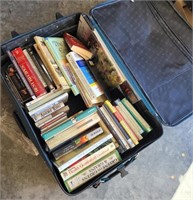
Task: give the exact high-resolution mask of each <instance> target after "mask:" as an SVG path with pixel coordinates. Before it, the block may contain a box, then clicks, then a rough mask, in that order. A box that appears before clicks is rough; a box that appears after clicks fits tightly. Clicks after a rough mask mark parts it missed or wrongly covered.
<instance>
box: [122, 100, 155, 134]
mask: <svg viewBox="0 0 193 200" xmlns="http://www.w3.org/2000/svg"><path fill="white" fill-rule="evenodd" d="M121 102H122V103H123V105H124V106H125V108H126V109H127V110H128V111H129V112H130V113H131V115H132V116H133V118H134V119H135V120H136V121H137V123H138V124H139V126H141V128H142V129H143V130H144V131H146V132H147V133H148V132H150V131H151V130H152V128H151V126H150V125H149V124H148V123H147V122H146V121H145V120H144V119H143V117H142V116H141V115H140V114H139V113H138V111H137V110H136V109H135V108H134V107H133V105H132V104H131V103H130V102H129V101H128V100H127V99H126V98H124V99H122V100H121Z"/></svg>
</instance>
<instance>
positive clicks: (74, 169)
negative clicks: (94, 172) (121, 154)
mask: <svg viewBox="0 0 193 200" xmlns="http://www.w3.org/2000/svg"><path fill="white" fill-rule="evenodd" d="M115 149H116V146H115V144H114V143H113V142H111V143H110V144H108V145H107V146H105V147H103V148H102V149H100V150H98V151H96V152H95V153H93V154H91V155H90V156H88V157H86V158H84V159H83V160H81V161H79V162H78V163H76V164H75V165H73V166H71V167H69V168H67V169H66V170H65V171H63V172H62V173H61V176H62V179H63V181H66V180H67V179H69V178H70V177H72V176H74V175H75V174H77V173H78V172H80V171H82V170H83V169H85V168H86V167H88V166H89V165H92V164H93V163H95V162H96V161H98V160H100V159H101V158H103V157H104V156H106V155H107V154H109V153H111V152H112V151H113V150H115Z"/></svg>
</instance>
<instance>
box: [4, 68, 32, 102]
mask: <svg viewBox="0 0 193 200" xmlns="http://www.w3.org/2000/svg"><path fill="white" fill-rule="evenodd" d="M6 73H7V76H8V77H9V79H10V82H11V83H12V85H14V86H15V89H16V91H17V92H18V95H19V97H20V98H21V102H22V103H23V102H25V101H29V100H31V96H30V94H29V92H28V90H27V88H26V86H25V85H24V83H23V81H22V80H21V78H20V76H19V74H18V73H17V71H16V70H15V67H14V66H13V65H9V66H8V69H7V72H6Z"/></svg>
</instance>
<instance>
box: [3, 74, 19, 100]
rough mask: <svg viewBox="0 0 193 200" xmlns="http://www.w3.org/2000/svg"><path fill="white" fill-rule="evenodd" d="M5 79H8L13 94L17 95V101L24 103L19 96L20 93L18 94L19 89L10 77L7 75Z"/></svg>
mask: <svg viewBox="0 0 193 200" xmlns="http://www.w3.org/2000/svg"><path fill="white" fill-rule="evenodd" d="M5 78H6V82H7V83H8V85H9V87H10V89H11V90H12V92H13V94H14V95H15V97H16V98H17V100H18V101H20V102H21V103H23V101H22V99H21V96H20V95H19V92H18V90H17V88H16V87H15V85H13V83H12V81H11V79H10V77H9V76H8V75H7V74H6V75H5Z"/></svg>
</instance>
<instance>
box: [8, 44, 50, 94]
mask: <svg viewBox="0 0 193 200" xmlns="http://www.w3.org/2000/svg"><path fill="white" fill-rule="evenodd" d="M11 53H12V54H13V56H14V58H15V60H16V61H17V63H18V65H19V67H20V68H21V70H22V72H23V74H24V76H25V78H26V80H27V81H28V83H29V84H30V87H31V88H32V90H33V92H34V94H35V96H36V97H38V96H41V95H43V94H46V93H47V92H46V90H45V88H44V86H43V84H42V82H41V81H40V80H39V78H38V76H37V74H36V73H35V71H34V70H33V68H32V66H31V64H30V63H29V61H28V59H27V58H26V56H25V55H24V53H23V50H22V48H21V47H18V48H15V49H14V50H12V51H11Z"/></svg>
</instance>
